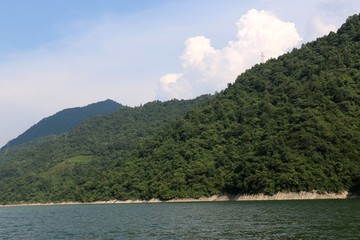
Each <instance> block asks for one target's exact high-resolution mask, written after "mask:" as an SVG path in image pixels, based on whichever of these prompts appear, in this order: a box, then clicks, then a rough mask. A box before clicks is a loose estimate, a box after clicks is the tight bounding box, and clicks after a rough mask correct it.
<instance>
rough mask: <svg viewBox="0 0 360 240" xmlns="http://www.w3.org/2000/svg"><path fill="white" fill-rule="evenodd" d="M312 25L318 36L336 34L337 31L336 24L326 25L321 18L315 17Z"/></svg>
mask: <svg viewBox="0 0 360 240" xmlns="http://www.w3.org/2000/svg"><path fill="white" fill-rule="evenodd" d="M312 23H313V27H314V30H315V35H316V36H324V35H327V34H328V33H329V32H331V31H333V32H336V29H337V27H336V26H335V25H334V24H325V23H324V22H323V20H322V19H321V18H320V17H314V18H313V22H312Z"/></svg>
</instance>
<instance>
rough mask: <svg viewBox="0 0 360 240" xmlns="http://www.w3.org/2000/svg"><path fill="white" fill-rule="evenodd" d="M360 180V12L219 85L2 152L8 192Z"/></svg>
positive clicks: (34, 195) (302, 186) (9, 198)
mask: <svg viewBox="0 0 360 240" xmlns="http://www.w3.org/2000/svg"><path fill="white" fill-rule="evenodd" d="M313 190H316V191H318V192H320V193H324V192H341V191H344V190H347V191H350V192H352V193H359V192H360V191H359V190H360V16H359V15H354V16H351V17H349V18H348V20H347V21H346V23H345V24H343V26H342V27H341V28H340V29H339V30H338V32H337V33H333V32H331V33H330V34H329V35H327V36H325V37H322V38H319V39H317V40H316V41H314V42H310V43H307V44H304V45H302V46H301V48H300V49H294V50H293V51H292V52H291V53H287V54H285V55H282V56H280V57H279V58H278V59H271V60H268V61H267V62H266V63H264V64H258V65H255V66H254V67H252V68H251V69H249V70H247V71H246V72H244V73H243V74H241V75H240V76H239V77H238V78H237V79H236V81H235V82H234V83H233V84H229V85H228V87H227V88H226V89H225V90H223V91H222V92H220V93H217V94H216V95H214V96H210V95H206V96H202V97H199V98H197V99H194V100H187V101H184V100H182V101H178V100H172V101H169V102H164V103H163V102H159V101H156V102H152V103H148V104H145V105H144V106H141V107H137V108H128V107H125V108H122V109H120V110H118V111H117V112H116V113H114V114H112V115H109V116H105V117H96V118H94V119H91V120H89V121H87V122H85V123H83V124H82V125H80V126H79V127H77V128H75V129H74V130H72V131H70V132H68V133H65V134H63V135H61V136H57V137H47V138H41V139H38V140H36V141H32V142H28V143H25V144H22V145H19V146H15V147H11V148H10V149H8V150H7V151H5V150H2V152H1V154H0V202H3V203H9V202H49V201H55V202H56V201H95V200H111V199H119V200H120V199H121V200H125V199H150V198H159V199H163V200H166V199H172V198H181V197H201V196H211V195H214V194H256V193H265V194H269V195H271V194H274V193H276V192H298V191H313Z"/></svg>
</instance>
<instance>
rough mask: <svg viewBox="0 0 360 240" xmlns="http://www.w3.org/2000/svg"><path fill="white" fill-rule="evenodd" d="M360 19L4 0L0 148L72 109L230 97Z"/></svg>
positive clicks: (302, 2)
mask: <svg viewBox="0 0 360 240" xmlns="http://www.w3.org/2000/svg"><path fill="white" fill-rule="evenodd" d="M359 12H360V1H356V0H293V1H286V0H255V1H254V0H253V1H250V0H242V1H241V0H222V1H217V0H177V1H176V0H167V1H166V0H122V1H119V0H74V1H70V0H52V1H48V0H32V1H28V0H0V29H1V34H0V107H1V109H2V111H1V124H0V147H1V146H3V145H4V144H6V142H8V141H9V140H11V139H13V138H15V137H17V136H18V135H19V134H21V133H22V132H24V131H25V130H26V129H28V128H29V127H31V126H32V125H34V124H36V123H37V122H38V121H40V120H41V119H42V118H44V117H47V116H50V115H52V114H54V113H56V112H58V111H60V110H62V109H64V108H70V107H77V106H84V105H87V104H90V103H93V102H98V101H102V100H105V99H113V100H115V101H117V102H119V103H121V104H124V105H129V106H136V105H139V104H143V103H146V102H148V101H153V100H155V99H159V100H168V99H172V98H179V99H188V98H193V97H196V96H198V95H200V94H204V93H213V92H215V91H221V90H222V89H224V88H225V87H226V85H227V84H228V83H229V82H233V81H234V80H235V79H236V77H237V75H239V74H241V73H242V72H243V71H244V70H245V69H247V68H249V67H251V66H252V65H254V64H256V63H259V62H261V61H262V57H261V55H262V54H263V55H264V56H265V57H264V60H266V59H268V58H271V57H277V56H279V55H281V54H283V53H285V52H288V51H291V49H293V48H294V47H299V46H300V45H301V44H302V43H305V42H308V41H311V40H315V39H316V38H317V37H321V36H323V35H325V34H328V33H329V32H330V31H336V29H337V28H339V27H340V26H341V24H342V23H343V22H344V21H345V20H346V18H347V17H348V16H350V15H353V14H357V13H359Z"/></svg>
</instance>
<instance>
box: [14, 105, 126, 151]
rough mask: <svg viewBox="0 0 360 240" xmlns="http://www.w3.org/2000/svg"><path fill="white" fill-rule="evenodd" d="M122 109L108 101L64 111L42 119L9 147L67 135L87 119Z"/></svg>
mask: <svg viewBox="0 0 360 240" xmlns="http://www.w3.org/2000/svg"><path fill="white" fill-rule="evenodd" d="M121 107H122V105H121V104H119V103H117V102H115V101H112V100H109V99H108V100H105V101H102V102H97V103H93V104H89V105H87V106H85V107H76V108H68V109H64V110H62V111H60V112H58V113H56V114H54V115H52V116H50V117H47V118H44V119H42V120H41V121H40V122H38V123H37V124H35V125H34V126H32V127H31V128H29V129H28V130H26V131H25V132H24V133H22V134H21V135H20V136H18V137H17V138H15V139H13V140H11V141H9V142H8V143H7V147H11V146H15V145H18V144H21V143H25V142H28V141H31V140H33V139H35V138H39V137H44V136H48V135H58V134H62V133H65V132H67V131H69V130H71V129H73V128H74V127H76V126H78V125H79V124H80V123H82V122H84V121H86V120H87V119H90V118H92V117H95V116H102V115H107V114H110V113H113V112H115V111H116V110H118V109H119V108H121Z"/></svg>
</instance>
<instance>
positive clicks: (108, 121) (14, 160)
mask: <svg viewBox="0 0 360 240" xmlns="http://www.w3.org/2000/svg"><path fill="white" fill-rule="evenodd" d="M209 98H211V96H209V95H204V96H201V97H198V98H196V99H194V100H186V101H185V100H181V101H179V100H171V101H167V102H160V101H155V102H150V103H147V104H145V105H143V106H141V107H135V108H130V107H123V108H121V109H120V110H118V111H117V112H115V113H113V114H111V115H108V116H102V117H100V116H99V117H95V118H92V119H90V120H89V121H87V122H85V123H83V124H81V125H80V126H79V127H77V128H75V129H74V130H72V131H70V132H68V133H65V134H63V135H61V136H50V137H45V138H39V139H36V140H34V141H31V142H28V143H25V144H22V145H18V146H14V147H10V148H9V149H7V150H5V149H4V150H2V151H1V152H0V202H48V201H71V200H73V201H91V200H95V199H96V200H99V199H103V198H110V197H111V196H112V194H113V193H112V192H113V191H114V190H113V189H111V188H110V186H109V181H112V179H108V172H109V171H110V170H111V171H114V170H115V169H119V168H121V167H122V166H123V165H124V162H125V159H126V158H127V157H129V156H130V153H131V152H132V151H133V150H134V149H136V147H137V146H138V145H139V144H141V143H142V142H143V141H144V140H145V139H147V138H148V137H149V136H151V135H154V134H155V133H156V132H157V131H158V130H159V129H160V128H161V127H163V126H165V125H167V124H169V122H170V121H172V120H174V119H175V118H176V117H179V116H181V115H183V114H184V113H185V112H187V111H189V110H190V109H192V108H195V107H197V106H199V105H201V104H203V103H204V102H206V101H208V100H209ZM97 191H100V192H101V194H98V193H97ZM95 193H96V194H95Z"/></svg>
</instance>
